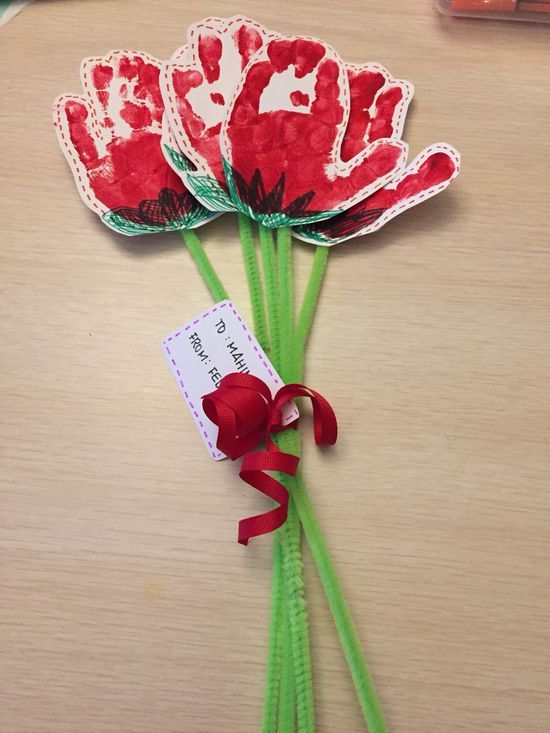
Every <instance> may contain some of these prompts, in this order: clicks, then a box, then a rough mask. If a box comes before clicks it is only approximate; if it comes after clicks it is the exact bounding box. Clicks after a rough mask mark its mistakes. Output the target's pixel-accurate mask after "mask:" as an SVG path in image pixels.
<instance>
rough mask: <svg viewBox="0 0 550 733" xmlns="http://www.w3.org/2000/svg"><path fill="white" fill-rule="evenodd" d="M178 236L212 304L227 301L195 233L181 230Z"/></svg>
mask: <svg viewBox="0 0 550 733" xmlns="http://www.w3.org/2000/svg"><path fill="white" fill-rule="evenodd" d="M180 234H181V237H182V239H183V241H184V242H185V244H186V245H187V249H188V250H189V252H190V253H191V257H192V258H193V259H194V260H195V264H196V266H197V269H198V271H199V272H200V274H201V276H202V279H203V280H204V282H205V284H206V286H207V288H208V290H209V291H210V294H211V295H212V297H213V298H214V302H215V303H218V302H219V301H220V300H227V299H228V297H229V296H228V295H227V292H226V290H225V288H224V286H223V285H222V282H221V280H220V278H219V277H218V276H217V274H216V272H215V270H214V268H213V267H212V263H211V262H210V260H209V259H208V255H207V254H206V252H205V250H204V247H203V245H202V242H201V240H200V239H199V238H198V236H197V234H196V233H195V230H194V229H183V230H182V231H181V232H180Z"/></svg>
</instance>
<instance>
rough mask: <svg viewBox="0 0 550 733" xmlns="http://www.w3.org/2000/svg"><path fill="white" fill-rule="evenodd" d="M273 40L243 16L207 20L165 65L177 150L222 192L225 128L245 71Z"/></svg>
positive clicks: (165, 85)
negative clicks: (254, 56) (223, 133)
mask: <svg viewBox="0 0 550 733" xmlns="http://www.w3.org/2000/svg"><path fill="white" fill-rule="evenodd" d="M268 37H269V32H268V31H267V30H266V29H265V28H263V27H262V26H261V25H260V24H259V23H256V22H255V21H252V20H248V19H246V18H242V17H240V16H235V17H232V18H207V19H206V20H203V21H201V22H200V23H196V24H195V25H192V26H190V28H189V32H188V43H187V45H186V46H182V47H181V48H180V49H178V50H177V51H176V52H175V53H174V54H173V56H172V59H171V60H170V61H169V62H168V63H166V64H165V65H164V70H163V74H162V80H161V86H162V93H163V97H164V102H165V106H166V112H167V117H168V120H169V122H170V127H171V129H172V134H173V138H174V140H175V141H176V143H177V147H178V150H179V152H180V153H181V154H182V155H183V156H185V157H186V158H187V159H188V160H189V161H191V163H192V164H193V166H194V168H195V170H196V171H198V172H199V173H201V174H202V175H203V176H209V177H210V178H213V179H215V180H216V181H217V182H218V184H219V185H221V186H222V187H223V188H225V178H224V172H223V165H222V158H221V152H220V128H221V124H222V121H223V119H224V117H225V115H226V112H227V107H228V104H229V102H230V101H231V99H232V98H233V95H234V92H235V89H236V88H237V85H238V83H239V80H240V78H241V73H242V71H243V69H244V68H245V66H246V64H247V63H248V61H249V60H250V58H251V56H252V55H253V54H254V53H255V52H256V51H257V50H258V49H259V48H260V46H261V45H262V44H263V43H265V42H266V40H267V39H268ZM164 142H165V143H166V144H167V145H168V146H169V145H170V143H169V141H168V139H165V140H164ZM170 159H171V161H172V162H174V156H170ZM176 167H177V168H179V169H180V170H181V166H176ZM184 180H186V176H185V175H184ZM191 185H192V184H191Z"/></svg>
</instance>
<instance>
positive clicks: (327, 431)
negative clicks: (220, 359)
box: [202, 372, 338, 546]
mask: <svg viewBox="0 0 550 733" xmlns="http://www.w3.org/2000/svg"><path fill="white" fill-rule="evenodd" d="M296 397H309V399H310V400H311V402H312V404H313V424H314V431H315V442H316V443H317V444H323V445H334V443H335V442H336V437H337V432H338V429H337V424H336V416H335V414H334V411H333V409H332V407H331V406H330V405H329V403H328V402H327V401H326V400H325V398H324V397H322V396H321V395H320V394H319V393H318V392H315V391H314V390H312V389H309V388H308V387H304V386H303V385H301V384H287V385H286V386H284V387H281V389H280V390H279V391H278V392H277V394H276V395H275V396H272V395H271V391H270V389H269V387H268V386H267V384H266V383H265V382H263V381H262V380H261V379H258V377H254V376H252V375H251V374H241V373H239V372H236V373H233V374H228V375H226V376H225V377H224V378H223V379H222V380H221V381H220V383H219V385H218V389H216V390H214V392H211V393H210V394H207V395H205V396H204V397H203V398H202V401H203V408H204V411H205V414H206V415H207V417H208V418H209V419H210V420H211V421H212V422H213V423H214V424H215V425H217V426H218V428H219V432H218V440H217V443H216V444H217V447H218V449H219V450H220V451H221V452H222V453H224V454H225V455H226V456H228V457H229V458H231V459H232V460H235V458H240V457H241V456H244V457H243V462H242V464H241V470H240V473H239V475H240V477H241V478H242V480H243V481H246V483H247V484H249V485H250V486H253V487H254V488H255V489H258V491H261V492H262V493H263V494H265V495H266V496H268V497H269V498H270V499H273V500H274V501H276V502H277V503H278V506H277V507H275V508H274V509H272V510H271V511H269V512H265V513H264V514H258V515H257V516H255V517H248V518H247V519H243V520H241V521H240V522H239V534H238V542H239V544H241V545H245V546H246V545H248V542H249V540H250V539H252V538H253V537H259V536H260V535H262V534H267V533H269V532H273V531H275V530H276V529H278V528H279V527H280V526H281V525H283V524H284V523H285V522H286V518H287V514H288V502H289V494H288V490H287V489H286V488H285V486H284V485H283V484H282V483H281V482H280V481H277V479H275V478H273V477H272V476H270V475H269V474H267V473H266V471H278V472H280V473H283V474H287V475H288V476H294V475H295V474H296V471H297V470H298V463H299V462H300V459H299V457H298V456H294V455H292V454H290V453H283V452H282V451H280V450H279V448H278V447H277V445H276V444H275V443H274V442H273V441H272V440H271V438H270V437H269V436H270V433H276V432H279V431H280V430H286V429H288V428H290V427H294V426H295V424H296V423H295V422H294V423H292V425H282V420H283V417H282V412H281V408H282V406H283V405H284V404H285V403H286V402H290V401H292V400H293V399H295V398H296ZM262 439H265V441H266V448H267V450H265V451H254V450H253V449H254V448H255V447H256V445H258V443H259V442H260V441H261V440H262Z"/></svg>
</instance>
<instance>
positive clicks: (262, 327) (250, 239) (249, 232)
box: [237, 212, 269, 351]
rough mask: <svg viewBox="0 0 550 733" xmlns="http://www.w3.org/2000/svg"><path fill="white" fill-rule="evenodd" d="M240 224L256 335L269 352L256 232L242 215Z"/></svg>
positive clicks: (239, 217)
mask: <svg viewBox="0 0 550 733" xmlns="http://www.w3.org/2000/svg"><path fill="white" fill-rule="evenodd" d="M237 219H238V222H239V235H240V238H241V248H242V253H243V262H244V269H245V272H246V280H247V282H248V292H249V295H250V305H251V307H252V320H253V324H254V333H255V334H256V338H257V339H258V343H259V344H260V346H261V347H262V349H264V351H269V337H268V332H267V323H266V317H265V304H264V293H263V287H262V281H261V278H260V268H259V265H258V258H257V256H256V245H255V242H254V230H253V229H252V220H251V219H250V218H249V217H248V216H245V215H244V214H241V213H240V212H239V213H238V214H237Z"/></svg>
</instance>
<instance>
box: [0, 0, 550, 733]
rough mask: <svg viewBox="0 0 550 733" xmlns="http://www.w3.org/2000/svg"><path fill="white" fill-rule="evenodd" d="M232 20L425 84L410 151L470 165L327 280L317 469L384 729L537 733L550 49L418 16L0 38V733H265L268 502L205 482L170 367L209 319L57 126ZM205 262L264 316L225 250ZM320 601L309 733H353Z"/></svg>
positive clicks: (36, 17)
mask: <svg viewBox="0 0 550 733" xmlns="http://www.w3.org/2000/svg"><path fill="white" fill-rule="evenodd" d="M236 12H242V13H245V14H248V15H250V16H252V17H254V18H257V19H258V20H259V21H261V22H263V23H264V24H266V25H267V26H268V27H273V28H275V29H277V30H279V31H281V32H283V33H287V34H292V33H300V34H307V35H315V36H321V37H323V38H325V39H326V40H327V41H328V42H330V43H332V44H333V45H334V46H335V47H336V49H337V50H338V51H339V52H340V53H341V54H342V56H343V57H344V58H345V59H347V60H350V61H355V62H361V61H366V60H377V61H379V62H381V63H383V64H385V65H386V66H387V67H388V68H389V69H390V70H391V71H392V72H393V73H394V74H395V75H396V76H401V77H405V78H407V79H411V80H412V81H413V82H414V83H415V85H416V101H415V103H414V106H413V108H412V111H411V114H410V116H409V121H408V126H407V130H406V138H407V140H408V141H409V142H410V145H411V152H412V153H413V154H416V153H417V152H418V151H419V150H420V149H421V148H422V147H423V146H425V145H427V144H429V143H432V142H435V141H439V140H446V141H448V142H450V143H452V144H453V145H455V146H456V147H457V148H458V149H459V150H460V151H461V153H462V155H463V173H462V175H461V177H460V178H459V179H458V180H457V182H456V183H454V184H453V185H452V187H451V189H449V191H447V192H446V193H445V194H443V195H442V196H441V197H440V198H439V199H438V200H433V201H432V202H430V203H428V204H425V205H423V206H422V207H419V208H418V209H416V210H415V211H414V212H408V213H407V214H405V215H403V216H402V217H401V218H400V219H399V220H397V221H395V222H393V223H391V224H390V225H388V226H387V227H386V228H385V229H384V230H383V232H381V233H379V234H376V235H374V236H373V237H371V238H370V239H368V240H367V239H363V240H358V241H355V242H351V243H348V244H345V245H341V246H339V247H337V248H335V249H334V250H333V252H332V253H331V257H330V264H329V272H328V278H327V281H326V284H325V288H324V291H323V295H322V300H321V303H320V308H319V312H318V318H317V321H316V325H315V330H314V334H313V337H312V340H311V343H310V349H309V355H308V367H307V381H308V383H309V384H311V385H312V386H314V387H316V388H318V389H319V390H320V391H321V392H323V394H325V395H326V396H327V397H328V398H329V399H330V400H331V402H332V403H333V405H334V407H335V409H336V411H337V414H338V418H339V422H340V430H341V433H340V436H341V437H340V442H339V444H338V445H337V446H336V447H335V448H334V449H333V450H330V451H328V452H325V453H323V454H321V453H320V452H319V451H318V450H316V449H315V448H314V447H313V446H312V445H311V443H313V441H312V440H311V441H310V440H309V439H308V441H307V445H306V449H305V456H304V461H303V466H304V471H305V474H306V477H307V480H308V484H309V487H310V491H311V494H312V495H313V497H314V501H315V505H316V508H317V511H318V514H319V518H320V521H321V523H322V525H323V527H324V530H325V533H326V536H327V540H328V543H329V545H330V548H331V550H332V553H333V556H334V559H335V561H336V563H337V565H338V568H339V572H340V575H341V578H342V582H343V584H344V587H345V590H346V593H347V596H348V598H349V601H350V604H351V606H352V608H353V611H354V614H355V617H356V620H357V625H358V628H359V633H360V637H361V639H362V641H363V643H364V644H365V647H366V648H367V649H368V657H369V660H370V663H371V665H372V669H373V671H374V677H375V681H376V684H377V687H378V690H379V692H380V697H381V699H382V703H383V707H384V710H385V713H386V716H387V719H388V723H389V729H390V731H391V732H392V733H459V732H462V731H464V732H468V733H515V732H516V731H520V730H521V731H529V733H545V732H546V731H548V730H549V728H550V696H549V692H548V683H549V679H550V621H549V617H548V608H549V605H550V584H549V574H550V543H549V542H548V537H549V532H550V498H549V497H550V481H549V479H550V457H549V455H550V451H549V444H550V423H549V407H548V406H549V397H550V389H549V381H548V379H549V372H550V347H549V333H550V287H549V286H550V269H549V264H550V242H549V241H548V231H549V229H550V207H549V205H548V200H549V193H550V174H549V165H550V135H549V134H548V129H549V122H550V81H549V80H550V76H549V64H548V49H549V43H550V27H545V26H536V25H528V24H518V23H504V22H502V23H498V22H496V23H486V22H479V21H458V22H457V21H451V20H449V19H446V20H442V19H441V18H440V17H438V16H437V15H436V14H435V13H434V11H433V10H432V7H431V3H430V2H429V0H418V1H417V2H411V1H410V0H392V2H386V1H385V0H369V1H368V2H365V1H360V0H348V1H347V2H338V3H335V5H334V7H333V8H332V7H328V6H326V5H323V4H322V3H319V2H317V1H315V2H314V1H313V0H304V2H302V3H295V2H290V0H285V1H284V2H274V3H271V5H270V4H269V3H266V2H260V1H259V0H241V2H240V3H239V4H236V3H233V2H222V1H221V0H213V1H212V2H210V3H209V4H207V5H205V4H204V3H202V2H198V1H197V0H188V2H186V3H183V2H180V1H179V0H170V1H168V0H166V1H165V2H157V3H152V2H146V1H145V0H132V1H131V2H130V0H88V1H87V2H82V0H65V1H64V2H51V1H50V2H45V1H43V2H36V3H34V4H33V5H32V6H30V7H29V8H28V9H27V10H25V11H24V12H23V13H22V14H21V15H19V16H18V17H17V18H15V19H14V20H13V21H12V22H10V23H9V24H8V25H7V26H6V27H4V28H2V29H1V30H0V44H1V49H2V59H3V63H2V65H1V67H0V99H1V100H2V102H1V108H0V116H1V127H0V133H1V138H0V139H1V143H0V145H1V149H2V159H1V165H2V175H1V179H0V207H1V210H2V221H3V230H4V232H3V236H2V248H1V251H0V261H1V269H0V272H1V276H0V277H1V286H2V298H1V306H2V317H1V319H0V330H1V345H2V346H1V359H2V368H1V380H2V388H1V401H2V407H1V418H0V419H1V422H2V427H1V448H2V470H1V475H2V482H1V483H2V490H1V509H0V547H1V550H2V561H1V565H0V584H1V588H2V593H1V600H0V649H1V652H0V654H1V658H2V659H1V663H0V668H1V670H2V671H1V673H0V677H1V683H0V710H1V713H0V731H1V733H176V732H178V733H179V732H184V733H218V732H219V733H252V732H257V731H259V728H260V725H259V720H260V709H261V700H262V693H263V675H264V666H265V655H266V633H267V620H268V608H269V593H270V566H271V554H270V545H271V542H270V540H269V539H264V540H261V541H257V542H255V543H253V544H252V545H251V546H250V548H249V549H246V550H245V549H244V548H243V547H241V546H239V545H238V544H237V543H236V542H235V533H236V522H237V520H238V519H239V518H241V517H244V516H247V515H249V514H250V513H253V512H255V511H256V510H258V509H260V508H264V507H265V503H264V502H262V501H261V498H259V497H256V496H255V495H254V492H253V491H252V490H249V489H248V488H247V487H246V486H245V485H244V484H242V483H240V482H239V480H238V477H237V470H236V466H235V465H232V464H229V463H222V464H220V463H215V462H213V461H212V460H211V459H210V458H209V457H208V455H207V453H206V452H205V450H204V448H203V445H202V443H201V442H200V441H199V439H198V436H197V434H196V431H195V428H194V426H193V424H192V422H191V419H190V416H189V414H188V413H187V410H186V407H185V405H184V403H183V401H182V400H181V398H180V395H179V393H178V392H177V390H176V386H175V384H174V382H173V380H172V377H171V375H170V373H169V370H168V369H167V367H166V365H165V363H164V360H163V356H162V353H161V349H160V341H161V339H162V338H163V337H164V336H165V335H166V334H167V333H168V332H169V331H171V330H172V329H174V328H176V327H177V326H178V325H180V324H182V323H184V322H185V321H186V320H188V319H189V318H190V317H192V316H193V315H194V314H195V313H197V312H199V311H200V310H202V309H204V308H205V307H207V306H208V304H209V297H208V294H207V292H206V290H205V289H204V287H203V286H202V284H201V282H200V281H199V278H198V277H197V276H196V274H195V271H194V268H193V266H192V263H191V261H190V258H189V255H188V253H187V252H186V251H185V249H184V247H183V246H182V244H181V241H180V239H179V238H178V236H177V235H176V234H173V235H172V234H167V235H165V236H158V235H157V236H146V237H142V238H139V239H136V238H133V239H127V238H124V237H123V236H118V235H116V234H114V233H113V232H111V231H109V230H108V229H107V228H105V227H104V226H103V225H102V224H101V222H100V221H99V219H97V218H96V217H94V215H93V214H92V213H91V212H90V211H89V210H87V209H86V208H85V207H84V206H83V205H82V203H81V202H80V199H79V197H78V195H77V192H76V189H75V187H74V184H73V180H72V177H71V175H70V173H69V170H68V168H67V166H66V164H65V161H64V159H63V157H62V155H61V153H60V151H59V149H58V147H57V143H56V141H55V137H54V134H53V129H52V125H51V121H50V106H51V102H52V100H53V98H54V97H55V96H56V95H57V94H59V93H61V92H64V91H74V92H78V90H79V76H78V67H79V62H80V59H81V57H83V56H85V55H97V54H100V53H105V52H106V51H108V50H109V49H110V48H117V47H122V48H124V47H130V48H140V49H144V50H147V51H149V52H150V53H152V54H154V55H156V56H159V57H161V58H162V57H168V56H169V55H170V53H171V52H172V50H173V49H174V48H175V47H176V46H178V45H180V44H181V43H182V41H183V39H184V36H185V28H186V26H187V25H188V24H189V23H191V22H193V21H196V20H199V19H200V18H201V17H203V16H204V15H206V14H209V15H230V14H233V13H236ZM203 239H204V241H205V244H206V247H207V250H208V252H209V254H210V255H211V257H212V259H213V260H214V261H215V262H216V263H218V264H219V269H220V271H221V274H222V277H223V279H224V281H225V282H226V283H228V288H229V290H230V294H231V296H232V298H233V299H234V300H235V301H236V303H238V305H239V307H240V309H241V310H242V312H243V313H244V314H245V316H247V317H248V316H249V315H250V311H249V306H248V298H247V293H246V288H245V280H244V275H243V271H242V264H241V261H240V250H239V246H238V238H237V231H236V226H235V222H234V220H233V219H232V218H231V217H229V216H227V217H224V218H222V219H220V220H218V221H217V222H215V223H213V224H211V225H209V226H208V227H207V228H206V229H204V230H203ZM311 256H312V249H311V248H310V247H309V246H307V245H304V244H299V245H297V247H296V260H297V270H298V273H299V275H298V278H299V280H300V282H301V283H302V285H303V283H304V281H305V278H306V276H307V269H308V267H309V265H310V263H311ZM306 576H307V584H308V588H307V593H308V597H309V602H310V610H311V627H312V646H313V655H314V664H315V689H316V695H317V719H318V725H317V730H318V731H320V732H322V733H340V732H342V733H343V732H344V731H345V733H356V732H357V733H358V732H359V731H362V730H363V726H362V722H361V717H360V715H359V712H358V708H357V704H356V702H355V698H354V693H353V688H352V685H351V682H350V679H349V677H348V674H347V672H346V667H345V663H344V661H343V658H342V655H341V652H340V649H339V645H338V641H337V638H336V635H335V632H334V629H333V626H332V623H331V619H330V616H329V614H328V611H327V607H326V604H325V601H324V598H323V594H322V591H321V588H320V585H319V582H318V579H317V577H316V574H315V572H314V568H313V566H312V563H311V560H310V558H309V556H307V555H306Z"/></svg>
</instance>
